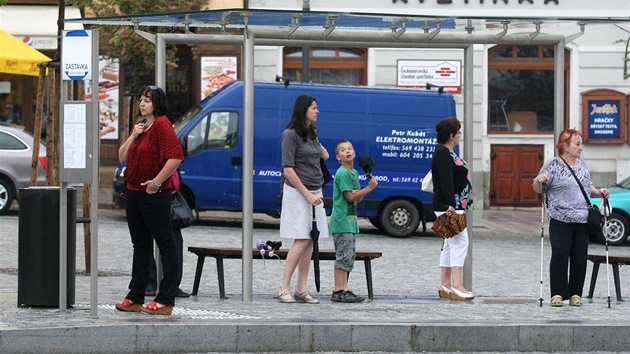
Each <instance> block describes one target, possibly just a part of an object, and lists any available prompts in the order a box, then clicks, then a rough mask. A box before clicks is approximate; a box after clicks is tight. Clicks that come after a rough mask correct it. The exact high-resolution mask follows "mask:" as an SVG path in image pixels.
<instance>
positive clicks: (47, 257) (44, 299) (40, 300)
mask: <svg viewBox="0 0 630 354" xmlns="http://www.w3.org/2000/svg"><path fill="white" fill-rule="evenodd" d="M60 189H61V188H60V187H29V188H22V189H20V207H19V208H20V210H19V231H18V237H19V240H18V293H17V302H18V307H19V306H42V307H57V308H58V307H59V240H60V239H59V234H60V231H59V199H60V198H59V197H60V196H59V194H60V193H59V191H60ZM76 195H77V193H76V189H74V188H68V212H67V218H68V234H67V236H66V237H67V239H68V273H67V274H68V283H67V292H66V295H67V300H68V303H67V306H68V307H70V306H71V305H73V304H74V293H75V269H76V214H77V212H76V204H77V197H76Z"/></svg>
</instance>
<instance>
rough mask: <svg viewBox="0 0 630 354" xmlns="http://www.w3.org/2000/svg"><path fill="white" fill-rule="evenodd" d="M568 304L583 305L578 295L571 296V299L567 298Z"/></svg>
mask: <svg viewBox="0 0 630 354" xmlns="http://www.w3.org/2000/svg"><path fill="white" fill-rule="evenodd" d="M569 305H571V306H582V305H584V303H583V302H582V299H581V298H580V296H579V295H573V296H571V299H570V300H569Z"/></svg>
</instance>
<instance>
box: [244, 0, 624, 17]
mask: <svg viewBox="0 0 630 354" xmlns="http://www.w3.org/2000/svg"><path fill="white" fill-rule="evenodd" d="M605 4H606V6H602V2H600V1H593V0H518V1H517V0H494V1H490V0H486V1H484V0H419V1H418V0H346V1H339V0H314V1H311V3H310V10H311V11H317V12H331V11H334V12H347V13H371V14H379V15H388V14H391V15H401V14H404V15H407V16H440V17H464V18H471V17H478V18H500V19H508V18H541V17H543V18H544V17H546V18H554V19H560V20H561V19H570V20H577V19H593V18H605V19H615V18H618V19H625V20H627V19H628V13H630V1H628V0H606V1H605ZM249 8H250V9H252V10H256V9H261V10H272V9H275V10H301V9H302V1H287V0H250V1H249Z"/></svg>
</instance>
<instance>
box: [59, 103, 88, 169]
mask: <svg viewBox="0 0 630 354" xmlns="http://www.w3.org/2000/svg"><path fill="white" fill-rule="evenodd" d="M85 109H86V107H85V104H66V105H65V106H64V111H63V113H64V124H63V167H64V168H77V169H81V168H86V166H85V154H86V145H87V141H86V131H87V128H86V124H85V122H86V113H85Z"/></svg>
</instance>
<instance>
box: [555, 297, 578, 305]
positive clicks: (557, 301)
mask: <svg viewBox="0 0 630 354" xmlns="http://www.w3.org/2000/svg"><path fill="white" fill-rule="evenodd" d="M574 296H577V295H574ZM579 298H580V297H579V296H578V299H579ZM571 301H573V298H571ZM551 306H553V307H562V296H560V295H554V296H552V297H551Z"/></svg>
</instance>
